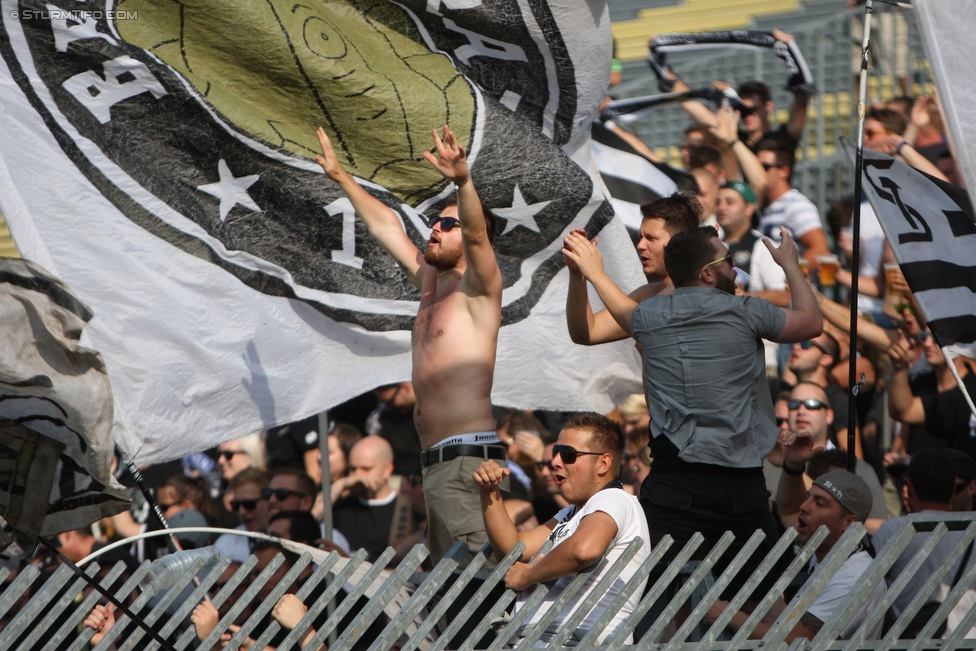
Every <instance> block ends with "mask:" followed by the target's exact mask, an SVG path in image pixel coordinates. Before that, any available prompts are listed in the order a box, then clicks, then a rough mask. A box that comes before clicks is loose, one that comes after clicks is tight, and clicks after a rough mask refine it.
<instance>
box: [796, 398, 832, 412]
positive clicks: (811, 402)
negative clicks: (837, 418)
mask: <svg viewBox="0 0 976 651" xmlns="http://www.w3.org/2000/svg"><path fill="white" fill-rule="evenodd" d="M800 405H803V406H804V407H806V408H807V409H827V408H828V407H827V403H825V402H821V401H819V400H817V399H816V398H807V399H806V400H790V401H789V402H788V403H787V406H788V407H789V408H790V411H796V410H797V409H799V408H800Z"/></svg>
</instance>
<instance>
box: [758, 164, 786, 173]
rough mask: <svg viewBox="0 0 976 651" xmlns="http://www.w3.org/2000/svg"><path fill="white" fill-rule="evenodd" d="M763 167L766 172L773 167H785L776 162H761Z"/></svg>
mask: <svg viewBox="0 0 976 651" xmlns="http://www.w3.org/2000/svg"><path fill="white" fill-rule="evenodd" d="M762 166H763V169H764V170H766V171H767V172H768V171H769V170H771V169H773V168H774V167H786V166H785V165H777V164H776V163H762Z"/></svg>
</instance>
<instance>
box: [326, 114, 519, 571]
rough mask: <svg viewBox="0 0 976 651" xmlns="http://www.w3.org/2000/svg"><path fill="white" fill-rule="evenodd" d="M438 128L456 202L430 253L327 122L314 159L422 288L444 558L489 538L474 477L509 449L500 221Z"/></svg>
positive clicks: (423, 360) (422, 406)
mask: <svg viewBox="0 0 976 651" xmlns="http://www.w3.org/2000/svg"><path fill="white" fill-rule="evenodd" d="M432 133H433V136H434V143H435V144H436V148H437V156H434V155H433V154H431V153H430V152H424V156H426V158H427V160H428V161H430V163H431V165H433V166H434V167H435V168H436V169H437V171H439V172H440V173H441V174H443V175H444V178H446V179H448V180H450V181H453V182H454V184H455V188H456V189H457V205H455V206H448V207H446V208H444V210H442V211H441V213H440V215H439V216H438V217H437V218H436V219H434V221H433V223H432V226H431V229H432V230H431V234H430V240H429V242H428V244H427V251H426V252H424V253H421V251H420V250H419V249H418V248H417V247H416V246H415V245H414V243H413V242H411V241H410V238H409V237H407V234H406V233H405V232H404V230H403V227H402V226H401V224H400V220H399V219H398V217H397V215H396V213H394V212H393V211H392V210H391V209H390V208H388V207H387V206H385V205H384V204H383V203H382V202H381V201H379V200H378V199H376V198H375V197H373V196H371V195H370V194H369V193H367V192H366V190H364V189H363V188H362V187H361V186H360V185H359V184H358V183H356V181H355V179H353V177H352V176H351V175H350V174H349V173H348V172H346V171H345V170H344V169H343V168H342V166H341V165H340V164H339V159H338V158H337V157H336V155H335V152H334V151H333V149H332V144H331V143H330V142H329V138H328V136H327V135H326V134H325V131H324V130H323V129H321V128H319V130H318V138H319V143H320V144H321V146H322V155H321V156H318V157H316V159H315V160H316V162H317V163H318V164H319V165H321V166H322V169H324V170H325V173H326V174H327V175H328V176H329V178H330V179H332V181H334V182H335V183H336V184H338V186H339V187H340V188H341V189H342V190H343V192H345V193H346V196H347V197H349V200H350V201H351V202H352V205H353V207H354V208H355V209H356V213H357V214H359V216H360V217H361V218H362V219H363V221H365V222H366V226H367V227H368V228H369V232H370V234H372V236H373V237H375V238H376V239H377V240H379V242H380V243H381V244H382V245H383V247H384V248H385V249H386V250H387V251H388V252H389V253H390V255H391V256H393V259H394V260H396V261H397V263H398V264H399V265H400V267H401V268H403V270H404V272H405V273H406V274H407V277H408V278H409V279H410V281H411V282H412V283H413V284H414V285H415V286H416V287H417V288H418V289H420V291H421V294H422V295H421V299H420V309H419V310H418V312H417V319H416V321H415V322H414V328H413V343H412V345H413V377H412V380H413V387H414V391H415V393H416V395H417V405H416V407H415V408H414V423H415V424H416V426H417V433H418V434H419V436H420V443H421V445H422V446H423V448H424V450H423V452H421V455H420V459H421V464H422V465H423V468H424V470H423V472H424V494H425V497H426V501H427V535H428V541H429V544H430V551H431V560H432V562H433V563H434V564H436V563H437V562H438V561H440V560H441V558H443V557H444V555H445V554H446V553H447V550H448V549H449V548H450V547H451V545H453V544H454V542H455V541H461V542H463V543H465V544H466V545H467V546H468V548H469V549H471V550H472V551H477V550H479V549H480V548H481V547H482V546H483V545H484V544H485V543H486V542H487V541H488V537H487V535H486V534H485V527H484V521H483V519H482V517H481V500H480V497H479V491H478V487H477V486H476V485H475V483H474V480H473V479H472V476H473V475H474V471H475V470H476V469H477V468H478V466H479V465H480V464H481V462H482V461H483V460H484V459H499V460H502V459H505V448H504V447H503V446H502V445H501V441H499V440H498V435H497V434H496V433H495V420H494V418H492V414H491V385H492V376H493V373H494V369H495V349H496V347H497V344H498V329H499V328H500V327H501V314H502V274H501V271H500V270H499V269H498V263H497V261H496V260H495V251H494V249H492V246H491V238H492V234H493V228H492V227H493V226H494V223H493V219H492V217H491V214H490V213H488V212H487V211H486V210H485V209H484V208H483V206H482V204H481V199H479V198H478V193H477V192H476V191H475V189H474V183H473V182H472V181H471V177H470V176H469V175H468V162H467V157H466V155H465V151H464V148H463V147H461V145H460V144H458V141H457V139H456V138H455V137H454V134H453V133H452V132H451V130H450V128H448V126H447V125H444V131H443V138H442V137H441V136H439V135H438V133H437V130H436V129H434V130H432ZM461 478H463V482H462V481H461Z"/></svg>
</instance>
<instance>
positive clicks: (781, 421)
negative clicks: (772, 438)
mask: <svg viewBox="0 0 976 651" xmlns="http://www.w3.org/2000/svg"><path fill="white" fill-rule="evenodd" d="M788 420H789V418H777V419H776V427H782V426H783V423H785V422H786V421H788Z"/></svg>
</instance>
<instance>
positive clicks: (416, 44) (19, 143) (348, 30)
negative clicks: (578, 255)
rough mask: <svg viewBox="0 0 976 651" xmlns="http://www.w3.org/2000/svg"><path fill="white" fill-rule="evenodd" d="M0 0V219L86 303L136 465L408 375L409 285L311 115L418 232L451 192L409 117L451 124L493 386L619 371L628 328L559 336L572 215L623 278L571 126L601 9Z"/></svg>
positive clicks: (591, 106) (628, 362)
mask: <svg viewBox="0 0 976 651" xmlns="http://www.w3.org/2000/svg"><path fill="white" fill-rule="evenodd" d="M0 4H2V8H3V9H2V12H3V13H2V16H0V27H2V30H0V213H2V214H3V216H4V218H5V219H6V221H7V223H8V225H9V227H10V230H11V233H12V235H13V237H14V241H15V242H16V244H17V246H18V249H19V251H20V252H21V254H22V255H23V256H24V257H25V258H28V259H31V260H34V261H37V262H38V263H40V264H41V265H43V266H44V267H46V268H47V269H49V270H50V271H51V272H52V273H54V274H55V275H57V276H58V277H59V278H61V279H63V280H64V281H65V282H67V283H68V284H69V285H70V286H71V287H72V289H73V290H74V291H75V292H76V293H77V294H78V296H79V297H80V298H81V300H83V301H84V302H85V303H86V304H87V305H89V306H90V307H91V308H92V310H93V311H94V314H95V316H94V318H93V319H92V321H91V323H90V324H89V326H88V327H87V328H86V330H85V335H86V337H87V343H88V344H89V345H91V347H93V348H95V349H96V350H98V351H99V352H100V353H101V354H102V355H103V357H104V359H105V363H106V366H107V369H108V373H109V377H110V378H111V382H112V387H113V391H114V395H115V437H116V440H117V441H118V442H119V444H120V445H121V446H122V447H123V448H124V449H125V450H126V451H127V452H128V453H129V454H130V455H132V456H133V457H134V458H135V459H136V460H137V461H138V462H139V463H148V462H152V461H161V460H163V459H169V458H175V457H178V456H181V455H184V454H187V453H190V452H193V451H196V450H200V449H204V448H207V447H209V446H212V445H214V444H216V443H219V442H221V441H224V440H227V439H230V438H233V437H237V436H241V435H243V434H246V433H248V432H251V431H254V430H257V429H260V428H266V427H270V426H274V425H278V424H283V423H287V422H292V421H295V420H298V419H301V418H304V417H307V416H309V415H311V414H313V413H316V412H318V411H320V410H322V409H324V408H328V407H330V406H332V405H335V404H338V403H340V402H342V401H344V400H346V399H348V398H351V397H353V396H356V395H358V394H360V393H363V392H365V391H368V390H370V389H372V388H373V387H375V386H378V385H381V384H386V383H392V382H396V381H402V380H406V379H409V378H410V370H411V362H410V328H411V327H412V323H413V316H414V315H415V313H416V309H417V304H418V301H419V295H418V294H417V292H416V290H414V289H413V288H412V286H410V284H409V283H408V282H406V279H405V277H404V276H403V274H402V273H401V272H400V271H399V269H398V268H397V267H396V265H395V264H394V263H393V261H392V259H391V258H390V257H389V256H388V255H386V253H385V252H384V251H382V249H381V248H380V247H379V245H378V243H376V242H375V240H372V238H370V237H369V236H368V234H367V233H366V231H365V225H364V224H363V223H362V221H361V220H358V219H356V218H355V217H354V215H353V214H352V212H351V211H350V210H349V207H348V205H347V203H344V201H345V200H344V199H343V197H342V195H341V193H340V192H339V191H338V189H337V188H336V187H335V186H334V185H332V184H330V183H329V182H328V180H327V179H326V178H325V177H324V175H322V174H321V173H320V170H319V169H318V168H317V166H316V165H315V164H314V162H313V161H312V160H311V158H312V156H313V154H314V147H313V146H310V145H309V140H311V141H312V142H314V128H315V126H316V125H318V124H324V125H325V126H326V128H327V129H329V130H330V135H331V136H332V137H333V141H334V142H336V143H338V146H337V148H338V149H339V150H340V151H341V152H342V155H343V156H345V161H344V164H345V163H348V164H349V166H350V169H353V170H354V172H355V173H356V174H357V175H358V176H359V177H360V178H362V179H364V180H363V185H364V186H366V187H367V189H368V190H369V191H370V192H371V193H373V194H374V195H375V196H377V197H378V198H380V199H381V200H382V201H384V202H385V203H387V205H389V206H390V207H391V208H392V209H394V210H396V211H397V212H398V213H399V214H400V216H401V219H402V221H403V223H404V226H405V229H406V230H407V233H408V235H409V236H410V237H411V238H412V239H413V240H414V241H415V242H417V243H418V244H422V243H423V242H424V241H425V240H426V237H427V234H428V233H429V231H428V230H427V227H426V223H425V220H424V217H423V215H422V214H421V213H420V211H423V210H432V209H436V207H437V205H438V203H439V202H440V201H441V200H442V199H443V198H444V196H445V195H446V194H447V193H448V192H449V190H448V188H447V187H446V186H445V184H444V182H443V180H442V179H438V178H435V177H432V176H431V175H430V172H431V170H430V168H429V165H428V164H427V163H426V162H425V161H424V160H423V158H422V155H421V154H422V152H423V150H424V149H426V148H428V147H429V145H430V142H429V140H430V138H429V135H428V134H429V130H430V127H431V126H435V125H438V124H443V122H445V121H447V120H448V118H449V119H450V121H451V124H452V127H454V128H455V131H456V132H457V133H459V134H460V136H461V137H462V139H463V141H464V144H465V146H466V147H467V148H468V150H469V155H470V158H471V159H473V163H472V175H473V177H474V178H475V180H476V181H477V183H478V187H479V191H480V192H481V194H482V199H483V200H484V201H485V203H486V205H488V206H489V207H491V208H493V209H495V210H496V211H497V213H498V214H499V216H500V219H499V227H498V237H497V238H496V242H495V247H496V252H497V254H498V257H499V263H500V266H501V267H502V271H503V276H504V282H505V291H504V295H503V327H502V330H501V333H500V336H499V350H498V358H497V368H496V375H495V382H494V393H493V396H492V397H493V400H494V401H495V402H496V403H497V404H501V405H506V406H514V407H521V408H549V409H593V410H596V411H601V412H607V411H609V410H610V409H612V407H613V402H612V399H611V395H610V394H611V393H613V394H615V395H614V396H613V397H619V395H622V394H625V393H630V392H633V391H639V387H640V384H639V360H638V359H637V356H636V353H635V352H634V350H633V347H632V345H629V344H627V343H624V342H621V343H618V344H615V345H609V346H601V347H596V348H582V347H578V346H575V345H573V344H571V343H570V340H569V336H568V333H567V330H566V324H565V315H564V312H565V308H564V306H565V293H566V284H567V273H566V270H565V268H564V267H563V263H562V255H561V253H560V249H561V245H562V238H563V237H564V236H565V235H566V234H567V233H568V232H569V231H570V230H571V229H573V228H586V229H587V230H588V232H590V233H591V234H596V233H599V234H600V239H601V249H603V250H604V251H605V252H606V253H607V258H608V267H609V269H608V271H610V273H611V274H612V275H613V276H614V277H615V278H617V279H618V280H619V282H620V284H621V286H622V287H623V288H624V289H625V290H627V291H629V290H631V289H633V288H634V287H636V286H637V285H638V284H640V283H642V282H644V279H643V276H642V275H641V273H640V266H639V263H638V261H637V257H636V254H634V253H632V251H633V247H632V246H631V244H630V242H629V240H628V237H627V234H626V230H625V228H624V226H623V224H621V223H620V221H619V220H617V219H614V218H613V212H612V209H611V207H610V204H609V202H608V201H606V199H605V198H604V197H603V195H602V192H601V190H600V187H601V186H600V184H599V182H596V183H595V182H594V181H593V179H594V178H598V176H597V173H596V171H595V165H594V164H593V161H592V154H591V153H590V149H589V146H588V145H585V146H582V145H580V144H579V143H580V141H581V138H583V142H585V137H584V136H585V135H588V131H589V121H588V120H587V119H586V118H585V117H584V116H585V115H587V114H593V113H595V111H596V108H597V105H598V104H599V100H600V99H601V98H602V94H603V89H602V87H605V84H606V78H607V76H608V75H609V63H608V62H609V50H610V42H609V27H608V24H609V23H608V21H606V20H605V14H606V9H605V7H604V8H603V11H602V12H600V11H596V12H591V11H590V8H587V7H584V8H583V9H580V8H579V7H575V6H572V7H558V6H555V5H553V6H552V7H550V4H549V3H546V2H542V1H541V0H518V1H516V0H499V2H498V3H496V4H493V5H491V6H490V7H487V8H486V7H483V6H478V7H477V8H475V9H471V8H466V7H463V6H457V7H455V6H454V4H455V3H447V2H446V3H444V4H442V5H440V6H434V4H427V3H426V2H423V1H420V0H418V1H411V2H405V3H398V4H392V3H387V2H385V1H383V2H373V3H372V5H375V7H373V9H371V11H377V12H381V13H383V16H384V20H383V21H373V20H365V19H364V16H363V15H361V14H358V13H356V11H355V10H354V9H353V8H352V7H351V5H350V6H345V5H339V4H338V3H336V4H330V5H328V6H315V7H306V6H304V5H302V6H296V7H297V8H294V9H295V11H292V9H293V8H292V7H291V5H286V4H282V3H278V2H273V3H267V2H257V1H256V0H255V1H251V2H242V3H239V6H236V8H235V11H234V12H228V11H227V10H226V5H224V4H223V3H218V2H212V3H209V4H206V3H205V4H203V5H201V6H197V7H195V8H194V9H193V10H192V11H191V10H188V12H189V13H188V15H186V16H182V14H181V16H180V17H177V18H178V19H177V18H174V16H175V14H172V13H171V12H167V11H166V8H165V7H162V6H158V5H156V4H154V3H152V2H149V0H145V1H141V2H132V3H126V12H123V13H122V14H118V12H116V13H115V14H113V13H111V12H109V11H107V10H106V8H105V6H104V5H102V4H101V3H99V2H89V3H87V4H86V5H85V7H86V9H85V10H84V11H81V12H79V11H78V10H77V6H76V3H74V2H73V0H72V1H66V2H54V3H49V4H48V5H46V6H47V9H46V10H44V11H27V10H24V9H22V8H21V7H20V5H19V4H18V3H17V2H13V1H12V0H3V1H2V3H0ZM279 4H281V6H278V5H279ZM366 4H370V3H366ZM523 4H524V5H525V6H524V7H521V5H523ZM62 5H63V7H61V6H62ZM372 5H371V6H372ZM357 6H358V5H357ZM516 6H518V7H521V8H516ZM59 7H61V8H59ZM584 9H585V10H584ZM366 10H367V9H365V8H364V9H363V11H366ZM70 12H74V13H70ZM296 12H297V13H296ZM303 12H304V13H303ZM330 12H334V13H330ZM384 12H385V13H384ZM306 13H310V14H315V15H314V16H309V15H305V14H306ZM27 14H30V15H27ZM557 14H558V15H557ZM601 15H603V18H604V20H600V16H601ZM545 16H549V17H550V18H552V19H553V20H548V19H547V20H541V19H542V17H545ZM174 21H175V22H174ZM181 21H183V22H181ZM269 21H270V22H269ZM275 21H278V22H275ZM524 21H528V22H524ZM540 21H541V22H540ZM529 23H531V24H529ZM269 24H277V25H278V28H276V29H272V30H269V29H268V28H267V26H268V25H269ZM540 24H541V27H540ZM310 25H314V26H315V27H314V29H316V30H319V32H317V33H316V34H315V36H314V38H309V34H310V33H309V31H308V30H310V29H312V28H311V27H309V26H310ZM174 29H176V30H177V33H178V34H179V35H180V38H179V39H176V40H175V41H174V40H173V39H171V38H170V37H171V36H172V34H173V30H174ZM540 29H541V30H542V32H540ZM180 30H184V31H180ZM303 30H304V31H303ZM560 30H562V31H560ZM378 32H382V34H378ZM577 32H579V33H580V34H582V36H580V37H579V38H577V36H578V34H577ZM327 37H328V38H327ZM357 39H359V40H358V41H357ZM604 41H605V42H604ZM177 42H178V43H180V44H181V45H179V46H176V45H173V43H177ZM351 42H355V44H356V47H355V48H354V47H349V48H347V49H346V50H345V51H344V53H343V55H342V56H341V57H339V56H336V57H330V56H325V54H328V53H326V52H322V51H321V48H323V47H331V46H332V45H335V44H337V43H351ZM604 49H605V50H606V52H605V53H604V52H603V50H604ZM584 50H585V51H584ZM604 54H606V62H607V63H605V64H604V63H603V62H602V59H601V57H603V55H604ZM353 55H355V56H361V57H363V58H364V60H365V61H359V60H358V59H357V61H358V63H357V62H356V61H350V60H349V58H350V57H352V56H353ZM254 56H256V57H258V58H257V60H255V59H254V58H253V57H254ZM329 66H334V67H331V68H330V67H329ZM604 67H605V68H606V71H605V74H604V73H603V72H600V71H601V70H603V68H604ZM338 68H341V69H342V70H345V72H343V73H342V74H340V70H338ZM350 69H354V70H356V71H359V74H360V76H359V77H357V76H356V75H354V74H352V73H349V74H346V72H349V70H350ZM574 74H575V76H574ZM362 75H365V76H362ZM489 82H490V83H489ZM502 82H504V83H502ZM601 85H602V87H601ZM580 134H583V136H581V135H580ZM560 146H561V147H563V149H565V150H566V151H567V152H569V153H570V154H571V155H572V158H570V157H569V156H567V154H565V153H563V151H562V150H561V149H560ZM574 161H576V162H574ZM369 179H372V180H371V181H370V180H369Z"/></svg>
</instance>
